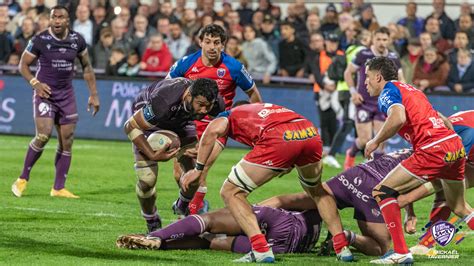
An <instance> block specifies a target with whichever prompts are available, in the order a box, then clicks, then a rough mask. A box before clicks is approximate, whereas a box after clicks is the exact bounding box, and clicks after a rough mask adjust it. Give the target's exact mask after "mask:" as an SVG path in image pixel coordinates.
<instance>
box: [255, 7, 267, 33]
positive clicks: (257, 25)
mask: <svg viewBox="0 0 474 266" xmlns="http://www.w3.org/2000/svg"><path fill="white" fill-rule="evenodd" d="M264 16H265V14H264V13H263V12H262V11H255V13H253V17H252V25H253V26H254V28H256V29H257V30H260V28H261V27H262V23H263V18H264Z"/></svg>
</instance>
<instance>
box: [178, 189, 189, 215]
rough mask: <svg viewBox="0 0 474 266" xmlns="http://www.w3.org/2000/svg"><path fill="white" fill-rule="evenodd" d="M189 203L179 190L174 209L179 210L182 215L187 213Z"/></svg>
mask: <svg viewBox="0 0 474 266" xmlns="http://www.w3.org/2000/svg"><path fill="white" fill-rule="evenodd" d="M190 201H191V199H190V198H187V197H186V196H184V195H183V193H182V192H181V190H180V191H179V198H178V201H177V202H176V207H177V208H178V209H180V210H181V211H182V212H183V214H185V213H187V208H188V206H189V202H190Z"/></svg>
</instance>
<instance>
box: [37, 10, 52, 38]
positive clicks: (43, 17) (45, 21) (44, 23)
mask: <svg viewBox="0 0 474 266" xmlns="http://www.w3.org/2000/svg"><path fill="white" fill-rule="evenodd" d="M36 24H37V26H38V27H37V28H38V30H37V31H36V33H37V34H39V33H41V32H43V31H45V30H47V29H48V27H49V14H48V13H41V14H39V16H38V21H37V23H36Z"/></svg>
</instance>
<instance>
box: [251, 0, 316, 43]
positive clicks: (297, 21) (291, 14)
mask: <svg viewBox="0 0 474 266" xmlns="http://www.w3.org/2000/svg"><path fill="white" fill-rule="evenodd" d="M305 11H306V9H305V8H304V6H303V8H299V7H298V4H297V3H294V4H289V5H288V7H287V12H288V16H287V17H286V19H285V21H286V22H289V23H292V24H293V27H294V28H295V33H296V38H298V39H300V40H301V41H303V40H308V32H307V29H306V17H305V14H304V12H305ZM254 25H255V23H254ZM303 42H304V41H303ZM304 43H307V42H304Z"/></svg>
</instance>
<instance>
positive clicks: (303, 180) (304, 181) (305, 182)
mask: <svg viewBox="0 0 474 266" xmlns="http://www.w3.org/2000/svg"><path fill="white" fill-rule="evenodd" d="M298 178H299V180H300V184H301V185H302V186H303V187H308V188H318V187H320V188H321V189H322V186H321V175H317V176H314V177H304V176H302V175H301V174H298Z"/></svg>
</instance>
